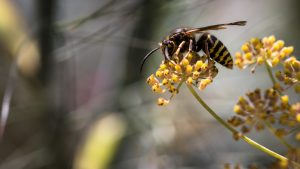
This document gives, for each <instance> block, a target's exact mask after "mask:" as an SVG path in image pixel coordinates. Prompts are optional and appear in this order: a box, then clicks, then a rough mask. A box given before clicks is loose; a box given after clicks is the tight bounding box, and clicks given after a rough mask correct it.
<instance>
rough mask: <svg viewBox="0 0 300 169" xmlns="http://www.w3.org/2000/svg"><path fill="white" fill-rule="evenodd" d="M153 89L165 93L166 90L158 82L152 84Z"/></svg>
mask: <svg viewBox="0 0 300 169" xmlns="http://www.w3.org/2000/svg"><path fill="white" fill-rule="evenodd" d="M152 91H153V92H155V93H164V92H165V90H163V89H162V88H161V87H160V85H159V84H157V83H156V84H154V85H153V86H152Z"/></svg>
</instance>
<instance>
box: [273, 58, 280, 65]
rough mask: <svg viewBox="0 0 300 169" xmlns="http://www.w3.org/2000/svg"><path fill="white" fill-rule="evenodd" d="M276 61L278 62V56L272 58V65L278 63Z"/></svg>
mask: <svg viewBox="0 0 300 169" xmlns="http://www.w3.org/2000/svg"><path fill="white" fill-rule="evenodd" d="M278 63H279V58H278V57H275V58H273V60H272V67H274V66H276V65H278Z"/></svg>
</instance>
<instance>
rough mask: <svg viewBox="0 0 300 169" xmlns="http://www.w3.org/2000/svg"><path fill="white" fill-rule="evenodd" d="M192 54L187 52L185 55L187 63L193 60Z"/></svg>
mask: <svg viewBox="0 0 300 169" xmlns="http://www.w3.org/2000/svg"><path fill="white" fill-rule="evenodd" d="M193 56H194V55H193V53H192V52H189V53H188V54H187V55H186V59H187V60H188V61H191V60H192V59H193Z"/></svg>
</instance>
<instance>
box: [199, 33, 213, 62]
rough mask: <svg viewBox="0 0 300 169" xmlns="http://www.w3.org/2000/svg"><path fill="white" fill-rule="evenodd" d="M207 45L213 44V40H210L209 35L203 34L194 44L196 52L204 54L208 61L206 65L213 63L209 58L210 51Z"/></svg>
mask: <svg viewBox="0 0 300 169" xmlns="http://www.w3.org/2000/svg"><path fill="white" fill-rule="evenodd" d="M208 43H209V44H213V40H212V39H211V38H210V34H209V33H204V34H203V35H202V36H201V37H200V38H199V40H198V41H197V44H196V51H197V52H199V51H201V50H202V51H203V52H204V53H205V56H206V59H207V60H208V63H210V62H213V61H212V59H211V57H210V51H209V46H208Z"/></svg>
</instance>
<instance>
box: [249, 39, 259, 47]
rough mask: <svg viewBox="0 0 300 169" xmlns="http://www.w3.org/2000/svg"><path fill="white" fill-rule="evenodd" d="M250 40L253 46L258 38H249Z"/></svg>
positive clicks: (257, 41)
mask: <svg viewBox="0 0 300 169" xmlns="http://www.w3.org/2000/svg"><path fill="white" fill-rule="evenodd" d="M250 42H251V43H252V44H253V46H256V45H257V44H258V43H259V42H260V40H259V39H258V38H251V40H250Z"/></svg>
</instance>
